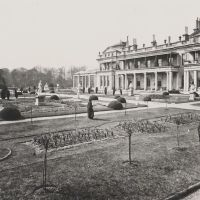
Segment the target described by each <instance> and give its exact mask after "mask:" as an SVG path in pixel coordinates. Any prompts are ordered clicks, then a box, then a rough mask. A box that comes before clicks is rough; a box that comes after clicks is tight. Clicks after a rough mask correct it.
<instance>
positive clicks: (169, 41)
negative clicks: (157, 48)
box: [168, 36, 171, 44]
mask: <svg viewBox="0 0 200 200" xmlns="http://www.w3.org/2000/svg"><path fill="white" fill-rule="evenodd" d="M168 44H171V36H168Z"/></svg>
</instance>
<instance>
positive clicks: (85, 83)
mask: <svg viewBox="0 0 200 200" xmlns="http://www.w3.org/2000/svg"><path fill="white" fill-rule="evenodd" d="M75 77H77V78H78V80H77V83H76V84H75ZM87 78H88V85H87V81H86V79H87ZM81 79H82V84H81V86H82V87H85V88H87V87H90V86H91V84H90V75H81V76H80V75H77V76H73V87H75V85H76V86H77V87H78V84H79V83H80V80H81ZM84 79H85V82H84V85H83V80H84Z"/></svg>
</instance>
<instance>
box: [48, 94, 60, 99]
mask: <svg viewBox="0 0 200 200" xmlns="http://www.w3.org/2000/svg"><path fill="white" fill-rule="evenodd" d="M50 99H51V100H59V99H60V98H59V97H58V96H57V95H52V96H51V97H50Z"/></svg>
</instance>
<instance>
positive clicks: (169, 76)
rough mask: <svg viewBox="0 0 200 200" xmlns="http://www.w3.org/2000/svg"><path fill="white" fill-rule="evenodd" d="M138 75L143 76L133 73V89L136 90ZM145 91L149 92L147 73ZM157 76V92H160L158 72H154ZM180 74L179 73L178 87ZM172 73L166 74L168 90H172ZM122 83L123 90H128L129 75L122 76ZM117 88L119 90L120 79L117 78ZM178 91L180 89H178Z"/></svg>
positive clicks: (145, 75) (145, 73) (145, 74)
mask: <svg viewBox="0 0 200 200" xmlns="http://www.w3.org/2000/svg"><path fill="white" fill-rule="evenodd" d="M137 74H141V73H133V76H134V78H133V80H132V84H133V89H134V90H136V89H137V78H136V76H137ZM143 74H144V90H147V72H144V73H143ZM154 74H155V90H158V72H154ZM178 78H179V76H178V73H177V83H176V85H177V87H178ZM172 79H173V77H172V72H171V71H169V72H166V88H167V90H172ZM121 83H122V85H121V86H122V89H128V87H129V86H128V75H127V74H121ZM116 88H119V77H118V76H116ZM177 89H178V88H177Z"/></svg>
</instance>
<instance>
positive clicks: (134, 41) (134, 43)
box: [133, 38, 137, 51]
mask: <svg viewBox="0 0 200 200" xmlns="http://www.w3.org/2000/svg"><path fill="white" fill-rule="evenodd" d="M133 50H134V51H137V40H136V38H133Z"/></svg>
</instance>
